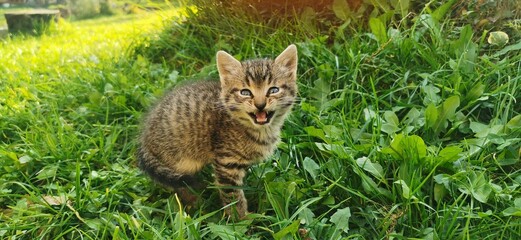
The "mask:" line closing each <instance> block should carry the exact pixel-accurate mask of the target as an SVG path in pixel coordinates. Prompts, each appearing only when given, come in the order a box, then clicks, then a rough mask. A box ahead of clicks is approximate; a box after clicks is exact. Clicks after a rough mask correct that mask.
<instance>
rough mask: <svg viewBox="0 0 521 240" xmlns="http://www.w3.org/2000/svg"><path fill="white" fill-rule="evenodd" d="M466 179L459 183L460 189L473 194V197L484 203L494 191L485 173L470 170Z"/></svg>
mask: <svg viewBox="0 0 521 240" xmlns="http://www.w3.org/2000/svg"><path fill="white" fill-rule="evenodd" d="M466 181H467V182H463V183H460V184H458V187H459V190H460V191H461V192H463V193H467V194H470V195H472V197H474V198H475V199H476V200H478V201H480V202H482V203H487V201H488V198H489V196H490V194H491V193H492V186H491V185H490V183H489V182H488V180H487V178H486V176H485V173H483V172H480V173H476V172H474V171H472V172H469V174H468V176H467V178H466Z"/></svg>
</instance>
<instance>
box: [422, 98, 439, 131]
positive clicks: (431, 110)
mask: <svg viewBox="0 0 521 240" xmlns="http://www.w3.org/2000/svg"><path fill="white" fill-rule="evenodd" d="M437 120H438V109H436V106H434V104H432V103H431V104H429V105H428V106H427V108H426V109H425V123H426V126H427V127H428V128H433V127H434V124H436V121H437Z"/></svg>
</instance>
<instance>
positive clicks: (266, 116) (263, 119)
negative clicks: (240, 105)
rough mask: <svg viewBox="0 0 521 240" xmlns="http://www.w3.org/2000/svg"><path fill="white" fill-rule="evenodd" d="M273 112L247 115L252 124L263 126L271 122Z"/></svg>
mask: <svg viewBox="0 0 521 240" xmlns="http://www.w3.org/2000/svg"><path fill="white" fill-rule="evenodd" d="M274 113H275V112H266V111H260V112H257V113H248V114H249V115H250V117H251V118H252V119H253V122H255V123H256V124H259V125H264V124H266V123H269V122H270V120H271V117H273V114H274Z"/></svg>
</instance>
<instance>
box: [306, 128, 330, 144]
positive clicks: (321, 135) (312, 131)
mask: <svg viewBox="0 0 521 240" xmlns="http://www.w3.org/2000/svg"><path fill="white" fill-rule="evenodd" d="M304 131H306V133H307V134H309V135H310V136H312V137H318V138H320V139H322V140H323V141H325V142H327V141H326V134H324V131H323V130H322V129H318V128H316V127H315V126H309V127H305V128H304Z"/></svg>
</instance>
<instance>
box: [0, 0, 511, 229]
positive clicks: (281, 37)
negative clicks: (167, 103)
mask: <svg viewBox="0 0 521 240" xmlns="http://www.w3.org/2000/svg"><path fill="white" fill-rule="evenodd" d="M196 2H197V1H196ZM451 2H452V4H453V3H454V1H447V4H449V3H451ZM447 6H449V7H450V6H451V5H445V4H438V5H436V6H434V4H433V5H431V6H429V7H427V6H426V7H422V8H421V10H420V11H419V12H417V15H415V16H414V17H411V18H405V15H407V13H408V12H407V11H403V9H401V10H402V12H401V13H398V12H396V13H395V15H394V16H401V15H400V14H402V15H403V19H402V21H400V24H396V22H397V21H396V19H394V20H393V18H389V17H388V16H387V17H373V18H371V19H370V20H369V21H368V25H367V26H365V27H357V26H356V25H354V23H353V22H352V20H353V19H350V18H349V17H348V15H346V14H343V13H342V11H341V10H342V9H344V10H345V8H343V7H342V6H336V8H335V16H336V17H337V18H338V19H339V20H335V21H331V22H327V21H314V19H315V18H317V16H318V15H314V14H312V13H310V10H306V11H307V12H305V14H304V13H302V14H300V15H299V18H296V19H290V20H289V21H286V20H287V19H286V20H284V19H282V20H273V19H269V20H267V21H266V22H262V21H259V22H257V23H255V22H253V21H252V19H254V18H255V16H251V15H250V14H246V13H241V12H239V13H233V14H232V13H228V12H226V11H224V12H223V10H222V9H220V8H219V9H213V10H212V7H213V6H212V5H209V6H207V8H205V7H203V8H200V9H199V12H197V13H195V12H191V11H189V10H186V9H179V8H178V9H174V10H169V11H156V12H148V13H146V12H143V13H140V14H138V15H126V16H114V17H103V18H97V19H93V20H82V21H74V22H66V21H62V22H60V23H59V24H58V25H56V26H54V27H53V29H51V30H50V31H49V32H48V33H46V34H44V35H42V36H40V37H20V36H18V37H12V38H8V39H3V40H0V90H1V91H0V166H1V167H0V176H1V177H0V238H13V239H15V238H19V239H33V238H43V239H51V238H52V239H55V238H67V239H69V238H70V239H110V238H113V239H202V238H203V239H351V238H356V239H391V238H393V239H406V238H419V239H478V238H482V239H519V238H521V171H520V169H521V162H520V154H521V107H520V106H521V104H519V101H521V87H520V84H521V75H520V74H519V73H520V72H521V54H520V49H521V38H520V36H521V34H520V31H519V29H521V28H519V27H517V25H515V23H516V22H515V21H514V22H512V23H509V24H510V25H508V24H505V25H493V26H489V27H488V28H478V27H475V25H472V24H469V23H465V22H463V21H461V20H454V19H452V18H449V17H448V14H447V12H446V10H444V9H446V8H447ZM208 9H210V10H208ZM339 9H340V10H339ZM346 11H347V10H346ZM411 11H412V10H411ZM349 16H352V15H349ZM382 16H383V15H382ZM261 17H262V16H261ZM310 19H311V20H310ZM264 20H265V19H264ZM312 20H313V21H312ZM337 22H340V24H337ZM324 26H326V27H324ZM324 29H325V30H324ZM499 31H501V32H505V33H506V34H507V35H508V36H509V37H510V39H509V41H508V42H506V43H505V42H501V41H500V40H501V39H502V37H504V35H503V34H502V33H501V32H499ZM491 36H492V37H491ZM291 43H295V44H296V45H297V47H298V51H299V71H298V72H299V78H298V81H299V91H300V93H299V102H298V104H297V105H296V106H295V108H294V110H293V113H292V114H291V116H290V117H289V119H288V120H287V122H286V124H285V127H284V130H283V134H282V135H283V138H282V142H281V143H280V145H279V147H278V149H277V151H276V153H275V155H274V156H273V157H271V158H269V159H268V160H267V161H266V162H264V163H261V164H259V165H257V166H254V167H252V168H251V169H250V170H249V172H248V177H247V178H246V179H245V183H246V186H245V187H244V190H245V194H246V197H247V198H248V200H249V204H250V206H249V208H250V211H251V212H253V213H252V214H251V215H250V218H249V219H247V220H243V221H239V222H231V221H229V220H228V219H227V218H226V217H225V216H223V211H222V210H221V209H220V208H221V206H220V203H219V198H218V196H217V194H216V189H213V188H212V187H210V188H209V189H207V190H205V191H204V192H202V193H200V194H201V196H202V198H204V199H205V201H202V203H201V204H200V205H199V206H198V207H196V208H186V207H184V206H183V205H182V204H181V203H180V202H179V201H178V200H177V199H176V197H175V196H172V194H171V193H170V192H169V191H167V190H165V189H163V188H161V187H160V186H158V185H156V184H154V183H153V182H151V180H150V179H149V178H148V177H146V176H145V175H144V174H142V173H141V172H140V171H139V170H138V168H137V167H136V159H135V157H134V153H135V148H136V136H137V133H138V129H139V127H140V122H141V118H142V116H143V113H144V112H146V110H147V109H148V108H149V107H150V106H151V105H152V104H153V103H154V102H155V100H157V98H158V97H160V96H161V94H162V93H163V92H164V91H165V90H167V89H169V88H171V87H172V86H175V85H176V84H178V83H179V82H182V81H184V80H186V79H208V78H216V77H217V70H216V67H215V53H216V51H218V50H226V51H228V52H229V53H232V54H233V55H234V56H235V57H237V58H239V59H247V58H253V57H273V56H276V54H278V53H280V51H282V50H283V49H284V48H285V47H287V46H288V45H289V44H291Z"/></svg>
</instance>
